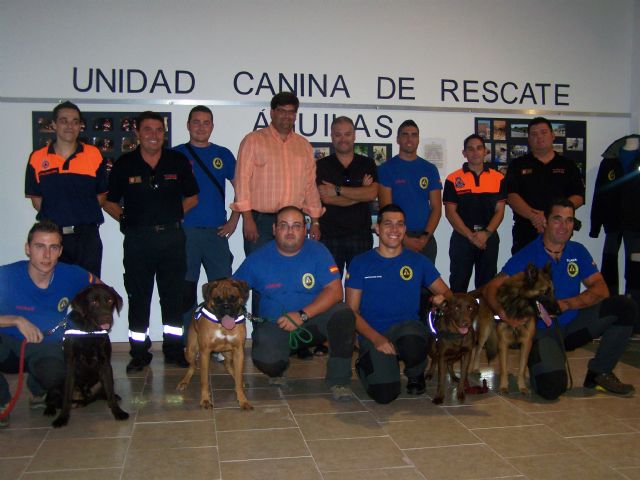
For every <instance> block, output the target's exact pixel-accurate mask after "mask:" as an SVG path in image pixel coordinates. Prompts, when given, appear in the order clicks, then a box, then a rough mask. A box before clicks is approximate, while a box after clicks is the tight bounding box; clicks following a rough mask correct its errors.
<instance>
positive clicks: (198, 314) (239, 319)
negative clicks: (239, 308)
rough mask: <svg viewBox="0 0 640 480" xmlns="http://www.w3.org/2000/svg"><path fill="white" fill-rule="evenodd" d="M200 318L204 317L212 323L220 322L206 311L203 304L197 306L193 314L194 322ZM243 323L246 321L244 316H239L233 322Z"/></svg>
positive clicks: (211, 313)
mask: <svg viewBox="0 0 640 480" xmlns="http://www.w3.org/2000/svg"><path fill="white" fill-rule="evenodd" d="M201 317H204V318H206V319H207V320H209V321H211V322H213V323H220V320H219V319H218V317H216V316H215V314H214V313H213V312H210V311H209V310H207V307H205V306H204V302H203V303H201V304H200V305H198V307H197V308H196V310H195V312H194V318H195V319H196V320H199V319H200V318H201ZM245 321H246V317H245V315H240V316H239V317H237V318H236V319H235V320H234V322H235V323H244V322H245Z"/></svg>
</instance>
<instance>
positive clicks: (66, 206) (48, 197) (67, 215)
mask: <svg viewBox="0 0 640 480" xmlns="http://www.w3.org/2000/svg"><path fill="white" fill-rule="evenodd" d="M107 188H108V187H107V170H106V163H105V162H104V161H103V160H102V155H101V154H100V150H98V149H97V148H96V147H94V146H93V145H86V144H84V143H80V142H78V148H77V149H76V151H75V153H74V154H73V155H71V156H70V157H69V158H68V159H66V160H65V159H64V158H62V157H61V156H59V155H57V154H56V153H55V150H54V148H53V144H51V145H49V146H46V147H43V148H41V149H39V150H36V151H34V152H33V153H32V154H31V156H30V157H29V163H28V164H27V172H26V175H25V181H24V194H25V196H26V197H28V198H33V197H41V198H42V207H41V209H40V212H39V213H38V216H37V218H38V219H45V218H46V219H49V220H52V221H54V222H55V223H57V224H58V226H59V227H66V226H71V225H90V224H93V225H99V224H101V223H103V222H104V216H103V215H102V209H101V208H100V204H99V203H98V198H97V195H98V194H101V193H106V192H107Z"/></svg>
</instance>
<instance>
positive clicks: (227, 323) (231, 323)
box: [220, 315, 236, 330]
mask: <svg viewBox="0 0 640 480" xmlns="http://www.w3.org/2000/svg"><path fill="white" fill-rule="evenodd" d="M220 323H222V326H223V327H224V328H226V329H227V330H233V329H234V328H235V326H236V319H235V318H233V317H231V316H229V315H225V316H224V317H222V320H220Z"/></svg>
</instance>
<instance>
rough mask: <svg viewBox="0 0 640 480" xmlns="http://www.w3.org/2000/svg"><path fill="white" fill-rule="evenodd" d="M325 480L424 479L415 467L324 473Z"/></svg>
mask: <svg viewBox="0 0 640 480" xmlns="http://www.w3.org/2000/svg"><path fill="white" fill-rule="evenodd" d="M322 476H323V477H324V480H344V479H345V478H348V479H349V480H423V479H424V477H423V476H422V475H420V472H418V470H416V469H415V468H413V467H397V468H381V469H377V470H350V471H340V472H324V473H323V474H322Z"/></svg>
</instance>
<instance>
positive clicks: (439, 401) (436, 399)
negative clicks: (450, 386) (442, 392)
mask: <svg viewBox="0 0 640 480" xmlns="http://www.w3.org/2000/svg"><path fill="white" fill-rule="evenodd" d="M432 402H433V403H435V404H436V405H442V403H443V402H444V397H434V398H433V400H432Z"/></svg>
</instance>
